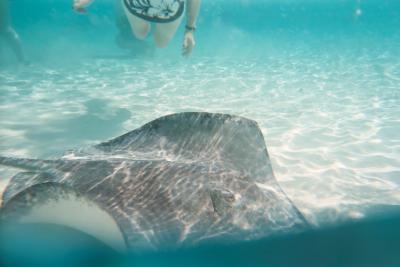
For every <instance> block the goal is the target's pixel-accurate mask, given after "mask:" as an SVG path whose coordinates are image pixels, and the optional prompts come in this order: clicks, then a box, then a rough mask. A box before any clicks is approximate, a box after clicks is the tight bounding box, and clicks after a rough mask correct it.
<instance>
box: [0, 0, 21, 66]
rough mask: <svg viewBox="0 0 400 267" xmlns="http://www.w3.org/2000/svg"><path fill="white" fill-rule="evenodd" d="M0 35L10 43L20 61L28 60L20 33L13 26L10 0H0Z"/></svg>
mask: <svg viewBox="0 0 400 267" xmlns="http://www.w3.org/2000/svg"><path fill="white" fill-rule="evenodd" d="M0 36H1V37H2V38H4V39H5V41H6V42H7V43H8V44H9V45H10V47H11V48H12V50H13V51H14V53H15V55H16V56H17V59H18V61H19V62H26V60H25V56H24V53H23V50H22V45H21V40H20V39H19V36H18V33H17V32H16V31H15V30H14V29H13V27H12V26H11V18H10V14H9V3H8V0H0Z"/></svg>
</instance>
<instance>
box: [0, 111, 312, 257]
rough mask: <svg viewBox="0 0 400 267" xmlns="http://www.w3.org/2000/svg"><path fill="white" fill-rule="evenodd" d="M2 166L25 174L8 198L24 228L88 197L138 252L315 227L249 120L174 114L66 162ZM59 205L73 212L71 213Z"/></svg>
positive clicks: (6, 215) (6, 206)
mask: <svg viewBox="0 0 400 267" xmlns="http://www.w3.org/2000/svg"><path fill="white" fill-rule="evenodd" d="M0 164H1V165H7V166H11V167H15V168H19V169H23V170H25V172H23V173H19V174H17V175H16V176H14V177H13V178H12V179H11V181H10V183H9V184H8V186H7V188H6V190H5V192H4V194H3V208H2V212H1V218H2V219H3V220H14V221H18V220H22V219H21V218H23V217H24V216H25V217H26V216H28V215H27V214H29V213H32V211H33V210H35V209H38V207H40V206H45V205H46V203H47V204H48V203H53V204H54V203H57V201H58V202H60V201H65V199H76V198H77V197H72V195H79V197H78V198H79V199H84V201H80V202H85V201H86V202H87V203H89V204H88V205H86V206H88V207H95V206H96V207H97V209H101V210H103V211H105V212H106V213H107V214H109V215H110V216H111V217H112V218H113V220H115V222H116V224H117V225H118V229H119V231H121V235H122V236H123V239H124V240H125V243H126V245H127V247H128V248H131V249H136V250H137V249H147V248H164V247H179V246H188V245H189V246H190V245H194V244H197V243H199V242H209V241H239V240H250V239H257V238H261V237H264V236H268V235H271V234H276V233H282V232H289V231H299V230H303V229H304V228H306V227H308V224H307V222H306V220H305V219H304V217H303V216H302V214H301V213H300V212H299V211H298V209H297V208H296V207H295V206H294V205H293V204H292V202H291V201H290V200H289V199H288V198H287V196H286V195H285V193H284V192H283V191H282V189H281V188H280V186H279V184H278V183H277V181H276V179H275V177H274V174H273V171H272V167H271V163H270V160H269V157H268V152H267V148H266V146H265V142H264V138H263V135H262V133H261V131H260V129H259V127H258V125H257V123H256V122H254V121H252V120H248V119H245V118H242V117H237V116H231V115H224V114H210V113H180V114H174V115H169V116H166V117H162V118H159V119H157V120H154V121H152V122H150V123H148V124H146V125H144V126H142V127H141V128H139V129H137V130H134V131H132V132H129V133H127V134H125V135H122V136H120V137H117V138H115V139H113V140H110V141H108V142H104V143H101V144H98V145H95V146H93V147H89V148H84V149H80V150H75V151H71V152H70V153H69V154H67V155H66V156H64V157H62V158H61V159H54V160H40V159H17V158H9V157H0ZM57 186H59V187H60V188H62V189H60V188H57ZM66 188H68V189H66ZM60 192H64V193H63V194H61V195H63V196H64V197H59V196H60ZM68 192H70V193H68ZM73 192H74V193H73ZM70 196H71V197H70ZM78 202H79V201H78ZM53 206H54V207H58V209H59V210H60V213H61V212H66V211H64V209H65V208H64V207H65V205H56V204H54V205H53ZM79 212H80V211H79V209H78V210H76V211H74V213H75V215H71V216H79ZM83 213H84V212H83V211H82V216H83V217H84V216H87V214H83ZM85 213H86V212H85ZM97 223H98V224H101V223H102V222H101V221H98V222H97ZM92 224H93V222H92ZM114 228H115V227H114ZM114 232H115V231H114Z"/></svg>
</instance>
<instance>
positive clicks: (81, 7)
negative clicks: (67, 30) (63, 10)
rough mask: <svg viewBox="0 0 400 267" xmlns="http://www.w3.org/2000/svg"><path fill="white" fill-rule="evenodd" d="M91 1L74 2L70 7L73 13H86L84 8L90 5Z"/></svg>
mask: <svg viewBox="0 0 400 267" xmlns="http://www.w3.org/2000/svg"><path fill="white" fill-rule="evenodd" d="M92 1H93V0H74V2H73V5H72V7H73V8H74V10H75V11H77V12H80V13H85V12H86V9H85V8H86V7H87V6H88V5H90V4H91V3H92Z"/></svg>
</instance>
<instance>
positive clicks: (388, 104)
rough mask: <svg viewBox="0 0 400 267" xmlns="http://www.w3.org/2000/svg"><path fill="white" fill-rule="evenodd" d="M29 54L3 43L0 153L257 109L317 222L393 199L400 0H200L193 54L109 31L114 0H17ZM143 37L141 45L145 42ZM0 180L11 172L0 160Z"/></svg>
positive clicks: (399, 120) (54, 149)
mask: <svg viewBox="0 0 400 267" xmlns="http://www.w3.org/2000/svg"><path fill="white" fill-rule="evenodd" d="M10 2H11V8H12V15H13V21H14V26H15V28H16V29H17V31H19V33H20V35H21V38H22V40H23V43H24V48H25V50H26V53H27V55H28V58H29V60H30V62H31V63H30V65H28V66H23V65H18V64H16V63H15V62H14V57H13V55H12V53H10V50H9V49H8V48H4V49H2V51H1V52H2V53H1V55H2V57H1V65H0V154H1V155H9V156H21V157H22V156H25V157H47V158H51V157H55V156H58V155H62V154H63V152H64V151H65V150H68V149H71V148H76V147H81V146H85V145H89V144H93V143H96V142H99V141H104V140H107V139H110V138H112V137H116V136H118V135H120V134H123V133H125V132H127V131H130V130H133V129H135V128H136V127H138V126H141V125H142V124H144V123H147V122H149V121H150V120H153V119H155V118H157V117H160V116H163V115H166V114H170V113H175V112H182V111H207V112H222V113H230V114H235V115H241V116H244V117H247V118H250V119H253V120H256V121H257V122H258V123H259V125H260V127H261V129H262V131H263V133H264V136H265V140H266V144H267V146H268V149H269V153H270V157H271V160H272V164H273V168H274V171H275V175H276V177H277V179H278V181H279V182H280V184H281V186H282V187H283V189H284V190H285V192H286V193H287V194H288V196H289V197H290V198H291V199H292V200H293V202H294V203H295V204H296V205H297V206H298V208H299V209H300V210H301V211H302V212H303V213H304V214H305V216H306V217H307V218H308V219H309V220H310V221H312V222H314V223H317V224H321V223H331V222H335V221H337V220H343V219H347V218H356V219H357V218H361V217H363V216H364V215H365V212H366V210H368V209H370V207H374V206H379V205H399V204H400V60H399V56H400V32H399V30H398V29H400V2H398V1H396V0H392V1H389V0H387V1H384V0H376V1H373V0H369V1H363V0H361V1H352V0H332V1H327V0H314V1H312V0H296V1H295V0H293V1H287V0H286V1H279V0H270V1H268V0H259V1H256V0H242V1H231V0H225V1H207V0H204V1H203V7H202V11H201V14H200V19H199V23H198V30H197V33H196V37H197V39H196V40H197V47H196V49H195V51H194V54H193V55H192V57H191V58H190V59H189V60H185V59H183V58H182V57H181V55H180V49H181V39H182V34H183V28H182V27H181V29H180V31H179V32H178V33H177V35H176V37H175V39H174V40H173V42H172V43H171V44H170V45H169V46H168V48H166V49H163V50H157V49H155V48H153V47H152V46H151V38H150V39H149V40H147V41H146V43H147V44H148V45H146V46H145V48H143V47H142V46H140V45H139V46H138V48H137V49H135V50H134V51H133V52H128V51H125V50H121V49H120V48H119V47H118V46H117V45H116V44H115V42H114V39H115V35H116V32H117V31H116V28H115V26H114V19H113V18H114V17H113V7H112V3H111V2H112V1H111V0H109V1H107V0H97V2H96V3H95V4H94V5H93V6H92V7H91V8H90V9H89V10H88V13H87V14H86V15H78V14H76V13H73V12H72V9H71V3H70V1H67V0H40V1H39V0H37V1H32V0H11V1H10ZM148 46H149V47H148ZM0 171H1V172H0V177H1V180H0V184H1V187H2V188H4V186H5V185H6V183H7V181H8V179H9V177H10V175H12V173H14V171H13V170H11V169H5V168H3V169H0Z"/></svg>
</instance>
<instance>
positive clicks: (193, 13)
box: [182, 0, 201, 57]
mask: <svg viewBox="0 0 400 267" xmlns="http://www.w3.org/2000/svg"><path fill="white" fill-rule="evenodd" d="M200 4H201V0H187V9H186V12H187V22H186V30H185V36H184V39H183V53H182V54H183V55H184V56H186V57H187V56H189V55H190V54H191V53H192V50H193V48H194V46H195V45H196V42H195V40H194V32H195V30H196V22H197V17H198V16H199V12H200Z"/></svg>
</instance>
